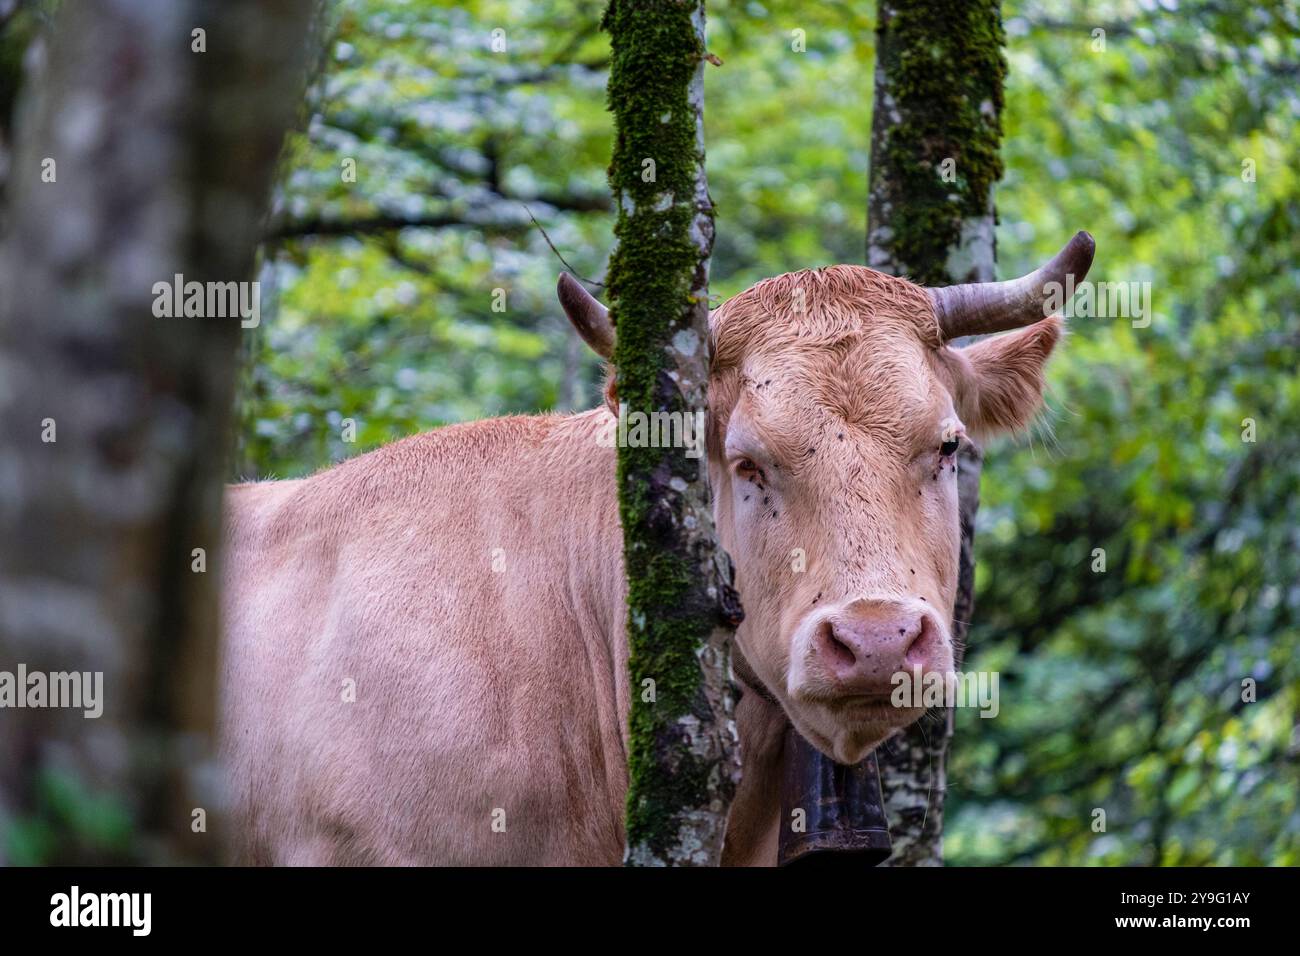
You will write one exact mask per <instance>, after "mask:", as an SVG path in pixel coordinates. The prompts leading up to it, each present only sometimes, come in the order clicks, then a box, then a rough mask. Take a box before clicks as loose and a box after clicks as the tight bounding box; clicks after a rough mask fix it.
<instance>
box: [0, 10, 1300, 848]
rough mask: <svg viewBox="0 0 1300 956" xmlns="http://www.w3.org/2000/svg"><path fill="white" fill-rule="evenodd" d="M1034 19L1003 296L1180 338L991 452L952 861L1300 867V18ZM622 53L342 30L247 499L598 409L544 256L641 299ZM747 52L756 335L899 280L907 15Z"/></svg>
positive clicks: (1147, 349)
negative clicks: (883, 165) (615, 162)
mask: <svg viewBox="0 0 1300 956" xmlns="http://www.w3.org/2000/svg"><path fill="white" fill-rule="evenodd" d="M51 5H52V4H51ZM1003 13H1004V18H1005V24H1006V32H1007V40H1008V45H1007V51H1006V52H1007V59H1008V65H1009V73H1008V85H1007V95H1006V109H1005V114H1004V118H1003V122H1004V128H1005V140H1004V146H1003V154H1004V158H1005V161H1006V167H1007V170H1006V175H1005V177H1004V179H1003V181H1002V182H1001V184H1000V185H999V187H998V189H997V205H998V211H999V215H1000V223H999V227H998V252H999V272H1000V274H1001V275H1002V276H1011V275H1018V274H1021V273H1023V272H1026V271H1028V270H1029V269H1031V268H1033V267H1034V266H1036V265H1037V264H1039V263H1040V262H1042V261H1044V260H1045V259H1046V258H1047V257H1049V256H1050V255H1051V254H1052V253H1053V252H1055V251H1056V249H1057V248H1059V247H1060V245H1061V244H1062V243H1063V242H1064V241H1065V240H1066V239H1067V238H1068V237H1069V236H1070V235H1072V234H1073V232H1074V231H1076V230H1077V229H1087V230H1089V231H1090V232H1092V233H1093V235H1094V236H1095V237H1096V240H1097V249H1098V254H1097V260H1096V264H1095V265H1094V267H1093V272H1092V274H1091V276H1090V278H1092V279H1094V280H1096V281H1110V282H1139V283H1141V282H1148V283H1150V288H1151V305H1152V311H1153V313H1154V314H1153V316H1152V318H1151V321H1150V324H1149V325H1146V326H1145V327H1143V326H1142V324H1141V323H1138V325H1137V326H1135V324H1134V323H1133V321H1132V320H1131V319H1129V318H1076V319H1075V320H1073V321H1072V322H1071V325H1070V336H1069V338H1068V339H1067V341H1066V342H1065V344H1064V347H1063V348H1062V349H1061V350H1060V351H1059V352H1058V357H1057V358H1056V359H1055V360H1054V362H1053V364H1052V367H1051V374H1050V390H1049V391H1050V395H1049V407H1048V409H1047V411H1046V412H1045V414H1044V415H1043V417H1042V419H1041V421H1040V422H1039V424H1038V425H1037V426H1036V428H1035V430H1034V433H1033V434H1032V435H1031V436H1029V437H1027V438H1020V439H1016V440H1009V441H1002V442H998V443H995V444H993V445H991V446H990V447H989V448H988V449H987V458H986V465H985V472H984V477H983V485H982V504H981V510H980V513H979V524H978V538H977V543H976V555H977V558H978V573H977V599H976V613H975V620H974V626H973V630H972V633H971V648H970V652H969V653H968V656H967V661H966V668H967V669H978V670H993V671H997V672H998V673H999V674H1000V680H1001V688H1000V689H1001V700H1000V704H1001V709H1000V713H999V714H998V716H997V717H996V718H994V719H980V718H979V717H978V716H977V714H976V712H975V711H973V710H962V709H959V710H958V712H957V718H958V726H957V735H956V739H955V742H954V745H953V750H952V765H951V767H950V768H949V773H948V787H949V795H948V808H949V809H948V818H947V825H946V831H947V839H946V854H947V858H948V861H949V862H950V863H954V864H985V863H987V864H1001V863H1039V864H1099V865H1121V864H1207V863H1214V864H1283V865H1296V864H1300V803H1298V801H1300V763H1298V762H1297V757H1298V756H1300V716H1298V713H1300V627H1298V626H1297V618H1298V617H1300V464H1297V462H1298V461H1300V378H1298V377H1297V365H1298V363H1297V358H1298V357H1300V316H1298V314H1297V308H1298V306H1297V303H1298V302H1300V296H1298V295H1297V292H1298V291H1300V270H1298V269H1297V262H1298V261H1300V238H1298V237H1300V228H1298V227H1300V202H1298V201H1297V199H1298V197H1300V183H1298V181H1297V180H1298V177H1300V172H1298V171H1297V168H1296V164H1295V157H1296V156H1297V155H1300V142H1298V140H1300V134H1298V132H1297V131H1298V130H1300V123H1298V122H1297V119H1298V118H1300V9H1297V8H1296V7H1295V6H1294V5H1293V4H1289V3H1287V2H1284V0H1263V2H1259V3H1247V2H1244V0H1232V2H1227V0H1222V2H1216V0H1209V2H1204V0H1203V2H1196V3H1185V2H1177V0H1159V2H1156V0H1140V2H1132V0H1130V2H1113V0H1101V2H1087V3H1082V2H1079V3H1075V2H1024V0H1010V2H1007V3H1005V4H1004V6H1003ZM599 15H600V8H599V5H596V4H591V3H579V2H573V0H457V2H434V0H336V2H335V4H334V13H333V17H334V24H333V30H332V39H331V41H330V43H329V45H328V48H327V50H326V51H325V54H324V58H323V61H322V64H321V68H320V74H319V78H318V80H317V82H316V83H315V85H314V87H313V89H312V92H311V95H310V102H309V103H308V104H307V109H306V110H305V112H304V124H303V129H302V131H301V132H300V133H298V134H296V135H295V136H294V137H293V139H292V141H291V143H290V148H289V151H288V155H287V159H286V163H285V168H284V173H283V179H282V182H281V185H280V186H279V188H278V189H277V193H276V197H275V211H274V216H273V220H272V223H271V226H270V239H269V240H268V242H267V244H266V245H265V247H264V261H263V266H262V274H261V279H262V285H263V321H262V324H261V326H260V327H259V328H258V329H256V330H255V331H254V332H253V333H252V334H250V335H248V336H247V338H246V343H247V344H246V349H247V356H246V362H245V373H244V380H243V382H242V385H241V389H240V404H239V418H240V424H239V427H238V434H237V438H236V447H235V449H234V458H235V462H236V464H235V466H234V468H233V471H232V474H231V475H230V477H231V478H232V479H234V478H237V477H238V478H265V477H270V476H275V477H294V476H300V475H304V474H309V473H311V472H313V471H316V470H318V469H320V468H322V467H324V466H327V465H328V464H330V463H331V462H334V461H338V460H340V459H342V458H345V457H348V456H351V455H355V454H360V453H362V452H363V451H365V450H367V449H369V448H372V447H375V446H377V445H380V444H383V443H386V442H389V441H392V440H394V439H397V438H400V437H403V436H405V435H408V434H411V433H413V432H416V431H420V430H424V429H428V428H432V427H435V426H437V425H441V424H444V423H448V422H455V421H462V420H466V419H472V418H480V417H485V416H490V415H499V414H505V413H512V412H525V413H528V412H535V411H539V410H559V411H563V410H569V409H578V408H585V407H590V406H591V405H593V404H594V403H595V402H596V401H597V399H598V393H599V383H600V380H601V375H602V372H601V368H600V365H599V362H598V361H597V360H596V359H595V358H594V357H593V356H591V355H590V354H589V353H588V352H587V351H586V349H585V347H584V346H582V344H581V342H580V341H579V340H578V338H577V337H576V335H574V334H573V332H572V331H571V329H570V328H569V326H568V323H567V321H566V320H565V319H564V317H563V314H562V313H561V311H560V309H559V306H558V304H557V303H556V301H555V296H554V285H555V277H556V273H557V272H558V271H559V269H560V268H561V265H560V263H559V261H558V260H557V256H556V253H555V252H554V251H552V249H551V248H550V247H549V245H548V242H547V239H546V238H545V237H544V236H543V233H542V231H541V228H539V226H538V225H537V224H535V223H534V222H533V219H532V217H536V220H537V223H540V227H544V228H545V231H546V234H547V235H548V236H549V239H550V242H551V243H553V244H554V246H555V247H556V249H558V250H559V252H560V253H562V254H563V256H564V258H565V259H567V261H568V262H569V263H571V264H572V266H573V267H574V269H575V270H576V271H577V272H578V273H579V274H581V275H583V276H587V277H592V278H596V279H599V278H600V277H601V276H602V272H603V269H604V267H605V262H606V257H607V255H608V252H609V249H610V245H611V231H612V226H613V220H614V214H613V211H612V210H611V208H610V203H609V193H608V188H607V185H606V180H605V168H606V165H607V163H608V161H609V156H610V148H611V142H610V137H611V120H610V116H609V114H608V113H607V112H606V110H605V102H604V99H605V92H604V90H605V80H606V68H607V59H608V39H607V37H606V36H605V35H604V34H603V33H601V32H600V30H599ZM709 16H710V26H709V37H710V49H711V51H712V52H713V53H714V54H715V55H717V56H718V57H719V58H720V59H721V60H722V65H720V66H717V67H711V68H710V69H709V71H708V74H707V78H706V84H707V87H706V90H707V92H706V96H707V106H706V117H707V143H708V171H709V181H710V186H711V192H712V195H713V198H714V200H715V202H716V204H717V216H718V219H717V225H718V238H717V245H716V248H715V254H714V259H713V269H712V271H713V292H714V294H715V295H716V296H717V299H718V301H721V299H722V298H725V297H726V296H729V295H731V294H734V293H735V292H738V291H740V290H741V289H743V288H745V287H746V286H748V285H750V284H752V283H753V282H755V281H757V280H758V279H761V278H764V277H766V276H770V275H775V274H778V273H781V272H786V271H791V270H795V269H802V268H809V267H813V266H818V265H826V264H830V263H836V262H862V261H863V259H864V256H865V241H866V239H865V234H866V207H867V164H868V153H869V134H870V128H871V115H870V113H871V77H872V70H873V66H874V52H873V43H874V27H875V23H874V16H875V8H874V4H871V3H850V2H847V0H844V2H825V3H817V4H806V3H795V2H789V0H766V2H739V0H712V2H710V3H709ZM1098 29H1100V30H1104V35H1103V36H1102V39H1103V40H1104V43H1103V44H1101V45H1100V46H1099V44H1098V35H1097V34H1096V33H1095V31H1097V30H1098ZM497 30H500V31H503V32H502V33H497V34H495V35H494V31H497ZM795 31H802V34H801V35H797V34H796V33H795ZM800 39H802V44H803V46H804V49H803V50H802V51H797V50H796V49H795V47H797V46H799V45H800V43H799V42H798V41H799V40H800ZM503 43H504V49H500V47H501V46H502V44H503ZM494 46H495V47H496V49H494ZM5 52H6V51H4V50H0V53H5ZM6 55H7V54H6ZM11 66H12V64H11V63H7V62H6V63H0V68H3V69H5V70H8V69H10V67H11ZM0 105H3V104H0ZM353 169H354V170H355V177H352V176H351V175H350V173H349V170H353ZM353 180H354V181H353ZM349 419H350V420H352V421H354V422H355V423H356V431H355V440H353V441H345V440H344V435H345V434H348V433H349V430H345V429H344V428H343V425H344V422H345V420H349ZM1099 549H1100V550H1099ZM1099 553H1104V570H1099V569H1098V567H1099V565H1098V555H1099ZM1243 681H1249V682H1253V684H1252V686H1253V688H1254V697H1255V699H1254V700H1253V701H1252V702H1246V701H1243ZM1097 809H1102V810H1104V811H1105V829H1104V831H1101V832H1099V831H1098V830H1097V829H1096V821H1097V814H1096V812H1095V811H1096V810H1097Z"/></svg>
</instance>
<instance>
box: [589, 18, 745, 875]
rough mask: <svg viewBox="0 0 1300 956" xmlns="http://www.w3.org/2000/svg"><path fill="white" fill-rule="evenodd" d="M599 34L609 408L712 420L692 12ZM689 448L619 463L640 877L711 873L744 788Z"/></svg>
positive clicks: (628, 21) (697, 56)
mask: <svg viewBox="0 0 1300 956" xmlns="http://www.w3.org/2000/svg"><path fill="white" fill-rule="evenodd" d="M604 26H605V28H606V29H607V30H608V31H609V34H610V41H611V47H612V52H613V58H612V61H611V65H610V76H609V106H610V109H611V110H612V111H613V113H614V126H615V144H614V155H613V159H612V161H611V163H610V169H609V180H610V186H611V187H612V190H613V194H614V197H615V200H616V203H617V208H618V211H619V212H618V222H617V224H616V226H615V238H616V240H617V243H618V245H617V248H616V249H615V251H614V254H613V256H612V257H611V260H610V265H609V278H608V289H609V297H610V306H611V310H610V312H611V317H612V319H613V321H614V324H615V326H616V328H617V332H618V338H617V344H616V346H615V352H614V364H615V368H616V369H617V384H616V387H617V394H618V399H619V401H620V403H622V404H623V405H625V406H626V408H627V410H628V414H635V413H654V412H669V413H675V414H678V415H689V416H691V419H692V421H694V420H695V415H696V413H703V412H704V411H705V409H706V407H707V406H706V394H705V386H706V384H707V380H708V318H709V308H708V277H709V256H710V254H711V251H712V247H713V203H712V201H711V200H710V198H709V192H708V184H707V181H706V178H705V171H704V119H703V109H704V73H703V70H704V55H705V52H706V48H705V39H704V4H703V2H702V0H682V2H677V0H612V2H611V3H610V5H609V7H608V9H607V11H606V13H605V20H604ZM698 438H699V440H700V444H699V445H698V446H697V447H696V448H695V449H688V448H681V447H676V448H663V447H660V448H654V447H620V448H619V451H618V482H619V507H620V513H621V518H622V523H623V538H624V540H623V549H624V550H623V553H624V563H625V566H626V571H627V578H628V624H627V628H628V642H629V653H630V660H629V671H630V679H631V685H630V688H631V699H632V707H631V721H630V722H631V727H630V730H631V747H630V752H629V755H628V761H629V778H630V779H629V791H628V802H627V851H626V856H625V861H626V862H627V863H628V864H630V865H634V866H674V865H716V864H717V862H718V860H719V858H720V856H721V851H722V840H723V835H724V832H725V827H726V818H727V809H728V807H729V806H730V803H731V799H732V796H733V794H734V792H735V788H736V784H737V782H738V780H739V772H740V765H739V755H738V753H737V748H736V745H735V740H736V732H735V723H734V719H733V709H734V703H735V701H734V696H735V694H734V688H733V686H732V685H731V682H730V663H729V641H730V637H731V631H732V629H733V628H734V625H735V623H737V622H738V621H739V617H740V605H739V601H738V599H737V597H736V595H735V591H734V590H732V588H731V574H730V561H729V559H728V558H727V556H726V554H725V553H724V552H723V551H721V549H720V548H719V547H718V545H717V542H716V538H715V534H714V528H713V515H712V509H711V505H710V499H709V487H708V474H707V458H705V457H703V455H702V452H703V444H702V442H703V435H702V434H700V435H698ZM625 444H630V443H625Z"/></svg>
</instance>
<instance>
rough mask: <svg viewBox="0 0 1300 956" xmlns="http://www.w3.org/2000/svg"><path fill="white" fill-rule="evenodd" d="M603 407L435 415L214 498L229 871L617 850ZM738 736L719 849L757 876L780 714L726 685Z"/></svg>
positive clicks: (769, 848) (621, 783)
mask: <svg viewBox="0 0 1300 956" xmlns="http://www.w3.org/2000/svg"><path fill="white" fill-rule="evenodd" d="M609 414H610V413H609V412H608V411H607V410H605V409H603V408H602V409H599V410H596V411H592V412H587V413H585V414H581V415H574V416H565V417H562V416H542V417H533V418H508V419H497V420H492V421H484V422H474V423H470V424H465V425H457V426H453V427H450V428H444V429H440V430H438V431H434V432H429V433H427V434H423V435H417V436H414V437H412V438H409V439H406V440H404V441H401V442H397V443H395V444H393V445H389V446H387V447H384V448H381V449H379V450H377V451H374V452H371V453H370V454H367V455H363V456H361V457H359V458H356V459H353V460H350V461H347V462H345V463H343V464H341V465H338V466H336V467H334V468H331V469H329V470H327V471H324V472H322V473H320V474H317V475H315V476H313V477H311V478H307V479H304V480H300V481H284V482H267V483H261V484H251V485H243V486H239V487H236V488H233V489H231V492H230V498H229V503H228V525H229V534H228V548H227V552H226V558H225V561H226V566H227V572H226V581H227V587H226V588H225V594H226V595H227V600H226V603H225V607H224V621H225V633H226V640H225V645H224V648H225V650H224V653H225V659H224V667H223V671H224V677H223V724H224V726H223V731H224V733H223V739H224V743H223V746H224V756H225V760H226V762H227V767H228V771H229V774H230V780H231V787H232V789H233V797H234V813H233V823H234V827H235V837H236V840H235V842H236V846H237V847H238V848H239V856H240V858H241V859H243V860H245V861H248V862H259V863H277V864H297V863H302V864H336V863H386V864H403V863H416V864H420V863H422V864H431V863H439V864H506V863H510V864H617V863H618V862H619V861H620V860H621V856H622V850H623V813H624V797H625V794H626V790H627V762H626V740H625V735H626V727H627V714H628V689H627V643H626V637H625V632H624V627H623V620H624V615H625V608H626V604H625V595H626V583H625V581H624V580H623V575H622V562H621V559H620V549H621V533H620V530H619V526H618V509H617V501H616V498H615V494H616V486H615V480H614V467H615V452H614V450H613V449H611V448H602V447H600V446H599V445H598V443H597V441H596V433H597V429H598V427H599V422H600V420H601V419H602V418H603V417H605V416H608V415H609ZM353 686H354V687H355V700H354V701H350V700H349V698H350V697H352V696H353V695H352V692H351V689H352V687H353ZM741 723H742V725H744V726H745V727H746V728H747V733H746V736H747V737H750V738H751V739H750V741H749V747H748V750H749V752H750V753H751V755H752V761H751V763H752V767H753V772H752V773H751V774H750V775H749V778H748V780H747V786H746V791H747V794H746V795H745V798H744V799H742V801H741V802H740V805H739V807H738V809H737V812H736V814H735V816H734V822H735V827H736V829H737V831H738V832H739V833H740V834H741V835H740V836H739V837H738V838H737V840H736V841H734V842H735V845H733V846H730V847H729V854H728V855H729V858H730V859H731V860H733V861H735V862H751V861H764V860H765V861H767V862H775V834H774V829H773V828H774V827H775V824H776V817H775V814H776V805H775V803H774V800H775V788H774V787H773V786H770V785H767V784H765V783H764V780H763V774H762V773H761V768H762V766H763V763H764V762H763V760H762V754H763V753H764V752H765V751H767V750H770V749H771V748H772V747H773V746H779V740H780V729H781V728H782V727H783V726H784V719H783V718H782V717H781V715H780V712H779V711H778V710H777V709H776V708H774V707H772V706H771V705H769V704H767V703H765V702H764V701H762V700H761V699H759V698H757V697H755V696H754V695H749V696H748V697H747V699H746V702H745V706H744V712H743V714H742V720H741ZM750 729H752V730H753V731H754V732H753V733H750V732H748V731H749V730H750ZM768 762H769V763H770V761H768ZM755 793H765V794H766V795H767V798H768V799H766V800H761V799H760V800H758V801H755V800H753V799H751V798H750V796H749V795H750V794H755Z"/></svg>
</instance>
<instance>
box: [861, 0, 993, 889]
mask: <svg viewBox="0 0 1300 956" xmlns="http://www.w3.org/2000/svg"><path fill="white" fill-rule="evenodd" d="M878 15H879V22H878V25H877V38H876V81H875V96H874V112H873V114H872V135H871V183H870V187H871V188H870V198H869V208H868V214H867V264H868V265H869V266H871V267H872V268H875V269H880V270H881V271H883V272H888V273H890V274H892V275H905V276H907V277H909V278H911V279H912V280H914V281H916V282H919V283H921V284H923V285H933V286H940V285H951V284H953V283H958V282H986V281H989V280H991V279H993V278H995V276H994V261H995V256H996V245H995V239H994V225H995V222H996V215H995V211H994V205H993V185H994V183H996V182H997V180H998V179H999V178H1000V177H1001V175H1002V162H1001V159H1000V158H999V148H1000V145H1001V139H1002V125H1001V114H1002V84H1003V78H1004V76H1005V73H1006V63H1005V60H1004V59H1003V52H1002V49H1003V45H1004V42H1005V41H1004V36H1003V31H1002V16H1001V7H1000V3H999V0H906V2H904V0H880V2H879V5H878ZM981 462H982V454H981V452H980V450H979V448H978V447H976V446H975V445H974V444H973V443H971V444H969V445H967V446H966V450H965V451H964V452H963V453H962V456H961V458H960V468H961V471H960V473H959V483H958V489H959V491H958V496H959V508H960V512H961V525H962V544H961V568H960V573H959V577H958V585H957V600H956V606H955V608H954V613H953V617H954V637H955V638H956V641H957V643H958V654H957V664H958V666H960V662H961V653H960V652H961V649H962V645H964V642H965V638H966V632H967V628H968V622H969V621H970V619H971V613H972V610H973V607H974V595H973V589H974V574H975V561H974V553H973V549H972V540H973V533H974V526H975V513H976V510H977V509H978V508H979V473H980V465H981ZM952 726H953V715H952V711H951V709H948V710H946V711H944V712H941V713H940V714H939V715H938V717H937V718H927V719H926V720H925V721H923V722H921V723H919V724H916V725H914V726H913V727H911V728H909V730H908V731H907V732H906V734H904V735H901V736H900V737H897V738H895V739H894V740H892V741H890V742H889V743H888V744H887V745H885V746H883V747H882V748H881V749H880V751H879V754H878V756H879V758H880V772H881V784H882V788H883V791H884V797H885V809H886V812H887V814H888V816H889V828H890V836H891V838H892V840H893V844H894V852H893V855H892V856H891V857H890V859H889V860H888V863H889V865H891V866H925V865H941V864H942V863H943V809H944V793H945V787H946V784H947V775H946V766H947V756H948V746H949V742H950V741H951V738H952Z"/></svg>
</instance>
